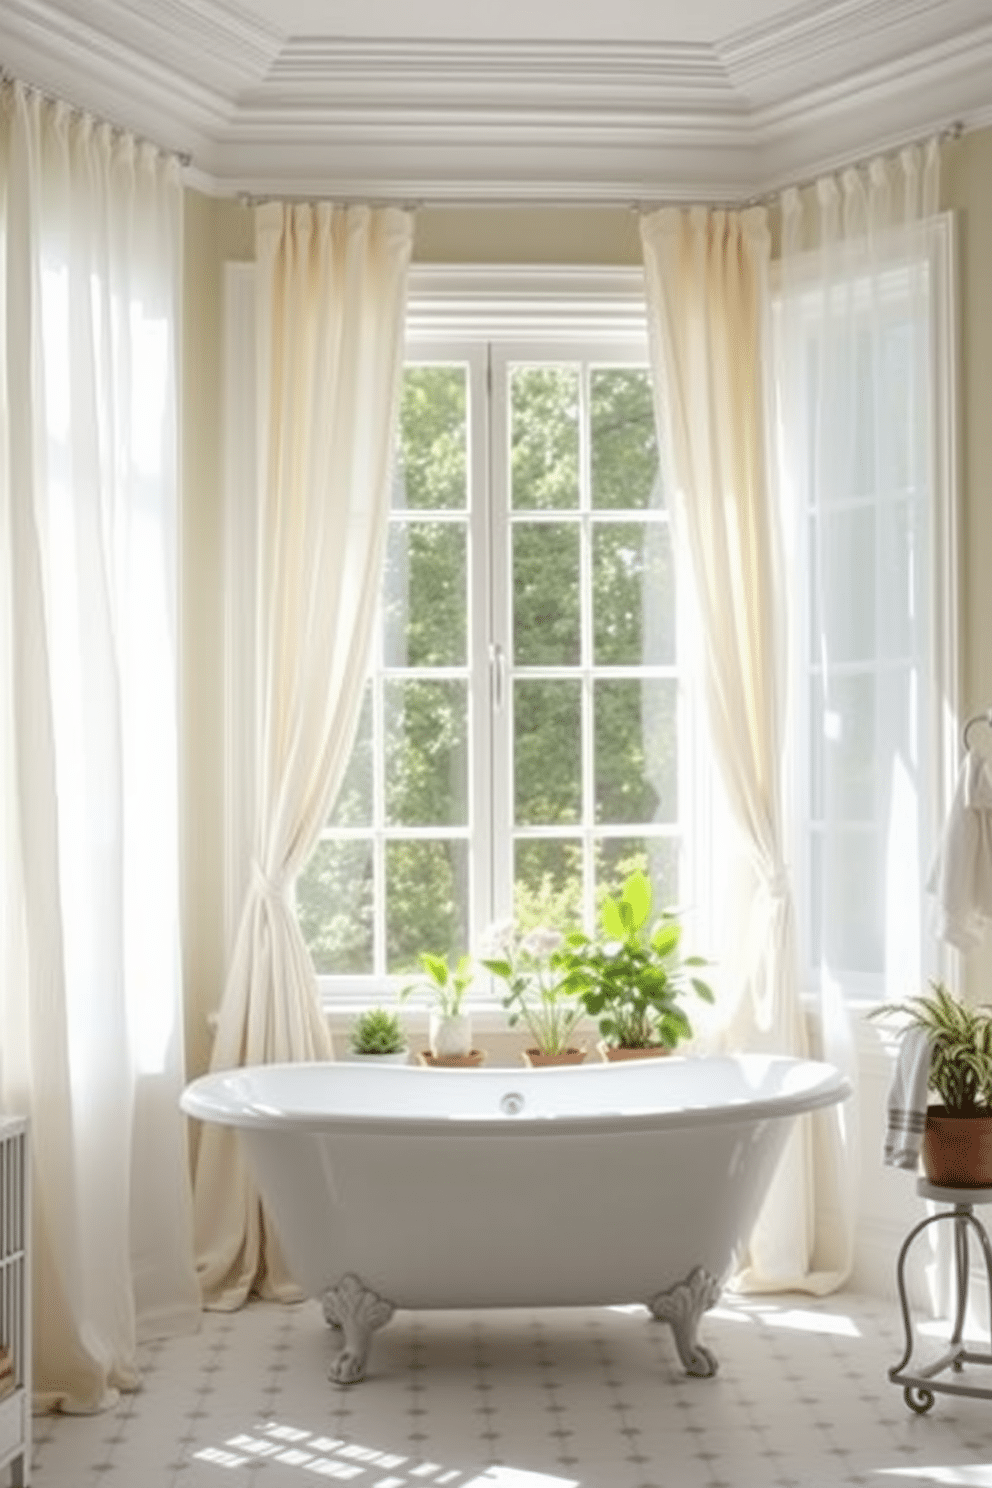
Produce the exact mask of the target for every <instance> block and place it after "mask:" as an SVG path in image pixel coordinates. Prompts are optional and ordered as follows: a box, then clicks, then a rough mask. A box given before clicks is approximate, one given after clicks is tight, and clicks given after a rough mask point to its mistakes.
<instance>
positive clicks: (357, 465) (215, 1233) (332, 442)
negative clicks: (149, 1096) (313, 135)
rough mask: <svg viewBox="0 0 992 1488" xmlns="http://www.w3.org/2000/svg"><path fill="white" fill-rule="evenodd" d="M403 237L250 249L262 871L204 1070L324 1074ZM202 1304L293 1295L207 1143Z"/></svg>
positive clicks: (406, 219)
mask: <svg viewBox="0 0 992 1488" xmlns="http://www.w3.org/2000/svg"><path fill="white" fill-rule="evenodd" d="M412 234H413V219H412V217H411V216H410V215H409V214H408V213H406V212H402V211H399V210H398V209H395V208H384V209H378V210H372V209H370V208H367V207H361V206H357V207H349V208H341V207H332V206H330V205H328V204H318V205H313V206H309V205H292V206H291V205H282V204H280V203H268V204H266V205H265V206H263V207H261V208H260V209H259V210H258V215H257V233H256V247H257V251H256V259H257V265H256V326H257V336H256V339H257V347H258V365H257V407H258V429H259V460H258V469H259V472H260V477H259V491H258V508H259V509H258V569H257V585H256V595H257V600H256V629H255V634H254V635H253V636H252V637H250V638H248V639H249V641H250V643H251V644H253V645H254V647H255V657H256V675H255V686H254V693H255V709H254V711H255V717H254V718H246V719H245V720H244V727H245V728H249V729H253V730H254V737H255V751H254V755H255V761H256V789H255V824H254V855H253V860H252V864H251V871H250V881H249V885H248V890H247V894H246V898H245V903H244V908H243V911H242V917H241V922H240V926H239V929H238V932H237V936H236V940H235V945H234V950H233V955H232V962H231V967H230V970H229V973H228V979H227V987H226V989H225V993H224V998H223V1001H222V1003H221V1007H220V1013H219V1020H218V1027H217V1033H216V1038H215V1042H214V1051H213V1057H212V1068H214V1069H225V1068H229V1067H231V1066H234V1065H238V1064H247V1063H253V1064H254V1063H266V1062H271V1061H275V1060H306V1059H320V1058H329V1057H330V1055H331V1041H330V1035H329V1033H328V1030H327V1025H326V1022H325V1019H324V1017H323V1014H322V1012H321V1009H320V1005H319V1000H318V996H317V986H316V979H315V976H314V972H313V967H312V964H311V962H310V958H309V955H308V953H307V950H306V947H305V945H304V943H303V938H302V936H301V933H300V929H299V926H298V924H297V920H296V915H295V913H294V909H293V902H292V895H293V886H294V883H295V881H296V877H297V875H298V873H299V872H300V869H301V868H302V867H303V865H304V864H305V863H306V861H307V859H308V858H309V856H310V854H311V852H312V851H313V848H314V846H315V844H316V842H317V838H318V836H319V833H320V830H321V828H322V826H323V824H324V822H325V820H326V817H327V813H328V811H329V809H330V806H331V804H332V802H333V799H334V796H335V793H336V791H337V789H338V786H339V784H340V782H341V779H342V776H343V774H344V770H345V767H346V765H347V762H348V757H349V754H350V751H351V745H352V740H353V736H354V732H355V728H356V726H357V722H358V715H359V711H360V705H361V698H362V690H363V686H364V682H365V675H366V669H367V664H368V658H369V649H370V645H371V638H372V624H373V620H374V617H375V613H376V605H377V600H378V590H379V581H380V575H381V570H382V559H383V550H384V542H385V533H386V522H387V516H388V510H389V490H390V480H391V474H392V461H393V449H394V444H395V431H396V422H397V416H398V402H399V390H400V377H401V373H402V367H403V341H404V317H405V308H406V280H407V269H408V265H409V258H410V248H411V244H412ZM195 1209H196V1233H197V1258H198V1268H199V1273H200V1282H201V1287H202V1289H203V1295H204V1297H205V1299H206V1300H207V1302H208V1303H210V1304H211V1305H214V1306H219V1307H236V1306H239V1305H240V1304H241V1303H242V1302H243V1301H244V1300H245V1297H246V1296H247V1295H248V1293H249V1292H250V1291H252V1290H255V1291H257V1292H259V1293H261V1294H262V1295H270V1296H284V1297H285V1296H291V1295H294V1294H295V1292H294V1288H293V1287H292V1283H291V1281H290V1278H289V1277H288V1276H287V1274H286V1271H285V1268H284V1266H283V1263H282V1260H281V1258H280V1255H279V1251H278V1246H277V1244H276V1242H275V1237H274V1235H273V1234H272V1231H271V1229H270V1228H269V1227H268V1226H267V1223H266V1218H265V1215H264V1212H263V1211H262V1209H261V1206H260V1203H259V1200H258V1197H257V1195H256V1193H255V1191H254V1189H253V1186H252V1184H251V1182H250V1180H249V1179H248V1176H247V1174H246V1172H245V1170H244V1167H243V1165H242V1160H241V1155H240V1149H239V1145H238V1142H237V1139H236V1137H235V1136H234V1134H233V1133H232V1132H230V1131H226V1130H225V1129H223V1128H221V1127H217V1126H208V1127H206V1128H204V1130H203V1132H202V1134H201V1141H200V1149H199V1154H198V1158H197V1167H196V1185H195Z"/></svg>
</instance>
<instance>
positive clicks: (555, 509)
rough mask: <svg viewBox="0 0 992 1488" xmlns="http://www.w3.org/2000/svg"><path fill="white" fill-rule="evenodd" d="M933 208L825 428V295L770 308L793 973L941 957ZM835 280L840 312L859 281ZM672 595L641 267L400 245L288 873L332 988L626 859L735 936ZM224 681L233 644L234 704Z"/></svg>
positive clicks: (904, 979) (941, 332)
mask: <svg viewBox="0 0 992 1488" xmlns="http://www.w3.org/2000/svg"><path fill="white" fill-rule="evenodd" d="M948 233H949V226H948V224H947V223H946V222H943V223H941V224H939V225H938V230H937V231H935V233H934V235H933V241H932V253H931V256H930V258H929V259H928V262H927V265H926V266H925V269H923V270H922V271H920V272H916V273H915V274H913V275H908V274H907V273H906V272H905V271H904V272H902V275H901V277H900V274H899V273H895V274H893V275H891V276H890V277H889V279H888V281H887V282H886V284H885V285H884V286H883V289H882V293H881V295H880V297H879V296H876V297H875V298H874V299H873V300H872V302H871V311H870V314H869V312H868V302H867V300H865V304H864V307H863V308H864V313H865V316H866V317H867V318H866V319H865V320H864V322H863V324H864V328H865V336H864V337H862V338H861V340H860V342H859V340H858V337H857V335H855V337H854V338H853V341H849V342H847V343H845V344H846V345H848V346H850V345H853V346H854V347H855V348H857V347H858V345H860V346H861V352H860V353H858V352H857V350H855V353H854V360H853V362H850V363H849V365H848V374H849V375H848V378H847V385H848V387H849V399H848V403H847V405H846V407H839V408H835V409H834V411H833V416H834V418H835V419H836V420H837V421H838V422H837V426H836V427H837V428H842V429H843V430H844V431H845V433H844V440H843V446H841V444H840V443H838V442H837V433H836V428H835V429H831V427H830V425H829V424H826V425H825V424H824V422H823V412H822V402H823V400H822V398H821V392H820V382H819V381H818V379H819V378H820V377H821V376H822V374H823V368H824V366H825V365H828V363H829V357H830V356H831V355H833V354H834V353H838V354H839V351H840V347H841V341H840V339H839V321H836V322H833V321H832V317H831V314H830V313H829V306H827V307H825V304H824V302H823V300H822V298H821V299H819V300H817V298H816V297H814V296H810V297H808V299H807V300H806V301H805V302H804V305H803V312H802V314H801V315H800V316H798V317H793V321H792V324H793V328H795V326H796V325H798V326H799V327H800V345H801V355H800V357H799V360H798V366H799V367H800V369H801V370H800V373H799V374H798V375H795V376H793V377H792V380H791V383H790V382H789V381H788V379H787V378H786V375H785V369H786V367H787V366H791V367H793V369H794V367H795V366H796V365H797V363H796V361H795V359H793V361H792V362H791V363H789V362H787V359H786V357H785V356H784V354H783V350H782V346H781V344H779V346H778V350H777V354H776V355H777V359H776V363H775V367H774V369H773V371H774V374H775V376H774V381H775V384H776V386H777V389H778V394H779V397H778V404H777V413H778V424H779V434H780V444H781V455H782V474H783V481H782V492H783V497H784V502H785V520H786V528H787V536H786V541H787V557H788V568H789V576H790V584H791V604H792V622H791V625H790V648H791V688H790V707H789V714H788V720H787V751H788V766H789V768H788V782H789V784H788V790H789V816H790V831H791V836H790V841H791V852H790V858H789V861H790V867H791V869H792V871H793V875H794V882H795V888H796V902H797V906H798V912H799V921H800V939H801V949H802V959H803V975H804V980H805V982H806V984H807V985H809V986H811V987H812V986H815V985H816V983H817V981H818V980H819V978H820V977H821V976H822V975H823V974H824V972H826V974H828V975H829V976H830V977H832V978H833V979H834V980H835V981H836V982H837V983H838V984H839V985H840V986H841V987H842V989H843V991H844V992H845V994H846V995H848V996H859V995H861V996H870V997H877V996H880V995H891V994H892V993H893V992H895V991H904V990H905V988H906V987H907V986H912V985H918V984H919V981H920V978H921V976H923V977H925V976H926V975H928V974H930V973H931V972H934V971H936V970H937V969H938V968H937V967H936V966H934V965H931V964H930V963H929V961H928V959H927V958H928V956H929V957H930V958H931V959H932V957H933V954H934V953H933V947H932V943H931V942H929V941H928V937H927V934H926V923H925V915H926V907H925V895H924V888H923V880H924V877H925V874H926V868H927V864H928V861H929V856H930V853H931V849H932V844H933V842H934V840H935V834H936V831H937V829H938V827H939V822H940V816H941V812H942V810H943V808H944V805H945V804H946V802H947V801H948V800H949V798H950V790H951V786H952V782H951V781H949V780H948V771H949V769H951V768H953V760H954V758H955V756H956V739H955V737H954V723H953V719H954V708H953V698H954V677H955V653H954V626H953V615H954V610H955V602H956V601H955V591H954V583H953V578H954V564H953V552H954V541H953V505H952V500H951V494H952V492H953V489H954V471H953V441H952V439H951V430H952V428H953V417H952V410H951V399H950V388H951V386H952V378H951V372H950V369H951V367H952V365H953V350H952V346H951V324H952V318H951V315H950V308H949V306H950V287H951V281H950V274H949V267H948V266H949V263H950V261H951V257H950V252H949V242H948ZM239 272H241V273H244V272H245V271H243V270H242V271H239ZM248 272H249V273H250V271H248ZM233 282H234V281H232V283H233ZM249 290H250V285H249ZM910 290H912V293H910ZM845 293H846V295H847V299H846V301H845V316H846V317H847V319H848V321H850V315H849V314H848V312H853V316H854V321H853V323H854V324H857V315H858V313H859V296H860V297H861V299H864V286H861V287H860V288H859V286H858V284H857V282H856V281H854V280H852V281H851V283H850V284H849V285H847V287H846V291H845ZM250 302H251V301H250V292H247V293H246V292H245V287H244V285H242V287H241V290H240V291H238V293H237V294H236V295H234V296H233V297H232V300H231V302H230V304H231V305H232V306H233V313H232V315H231V327H232V337H231V342H230V347H231V350H230V361H229V379H230V382H231V393H230V396H231V398H232V410H233V413H232V427H235V428H237V427H243V421H244V419H245V418H246V417H250V416H251V414H250V405H249V404H247V403H245V401H244V398H245V396H246V394H245V390H244V388H243V387H242V386H241V384H240V383H239V380H238V378H239V374H240V370H241V368H242V367H244V366H245V365H250V357H248V356H246V354H245V351H244V347H245V341H244V337H245V335H246V326H247V325H248V324H249V323H250ZM778 305H779V312H778V313H779V322H780V323H781V314H782V300H781V295H780V296H779V300H778ZM880 306H881V314H880V313H879V307H880ZM838 313H839V312H838ZM869 328H870V330H871V336H870V337H869V336H868V334H867V333H868V330H869ZM907 337H908V338H910V341H911V342H912V347H913V354H912V358H910V357H909V354H908V351H907ZM239 338H240V339H239ZM911 367H912V371H913V375H912V376H911V377H910V376H909V370H910V368H911ZM242 381H243V379H242ZM840 381H841V385H844V381H843V379H841V380H840ZM239 389H240V391H239ZM783 424H785V425H787V427H786V428H783ZM848 436H850V437H848ZM832 441H833V443H832ZM246 449H250V441H245V440H243V439H242V440H236V441H232V445H231V447H230V450H229V458H230V468H231V470H232V472H233V474H232V479H231V487H230V489H231V490H232V492H235V493H236V492H238V491H242V490H244V489H246V488H247V487H248V486H249V485H250V474H249V473H248V472H246V470H245V469H244V466H243V464H242V465H240V466H239V463H238V462H239V461H242V462H243V460H244V459H245V458H246V457H245V450H246ZM240 510H241V509H240V508H237V507H236V497H233V498H232V512H233V514H234V515H235V516H237V515H238V512H239V511H240ZM245 532H246V529H245V527H244V524H243V522H241V524H240V526H239V524H238V522H237V521H235V522H234V523H233V525H232V527H231V530H230V533H229V536H230V541H231V563H232V568H231V573H232V585H233V587H232V596H233V598H231V597H229V604H231V605H232V608H231V610H230V612H229V613H230V615H231V622H230V630H231V633H232V634H243V633H245V621H244V617H245V615H246V614H249V613H250V594H249V592H248V585H250V575H251V572H252V564H251V562H250V546H249V548H246V547H245V541H246V538H245ZM687 596H688V586H687V585H685V584H680V583H679V581H678V575H677V573H676V564H675V558H674V554H673V548H672V536H671V529H670V524H669V513H668V509H667V507H666V503H665V494H664V489H663V482H662V481H661V480H660V478H659V475H658V451H657V448H656V440H655V432H654V422H653V418H652V409H651V395H650V380H649V373H648V356H647V347H646V342H645V325H644V308H643V292H642V287H641V282H640V274H639V273H638V272H637V271H631V272H630V273H628V274H623V273H619V274H618V273H615V272H612V271H611V272H610V273H609V274H605V275H597V274H595V273H593V274H589V273H582V274H579V273H576V274H575V275H574V276H571V277H570V275H569V274H568V273H566V272H564V271H562V270H560V269H555V270H554V271H553V272H552V271H547V272H542V271H536V270H525V271H524V270H521V271H518V272H513V271H493V270H492V269H488V268H487V269H484V270H450V269H448V270H443V271H431V270H424V269H419V270H416V271H415V273H414V277H413V282H412V292H411V303H410V311H409V317H408V353H407V368H406V374H405V385H404V396H403V409H402V459H401V462H400V468H399V470H398V473H397V480H396V485H395V490H394V494H393V502H392V510H391V516H390V534H389V543H388V552H387V558H386V571H385V584H384V596H383V604H382V616H381V624H380V627H379V641H378V651H377V655H376V658H375V664H374V667H373V675H372V677H371V679H370V682H369V686H368V691H367V695H366V699H365V704H364V708H363V711H362V717H361V721H360V723H359V727H358V731H357V736H356V741H355V746H354V751H353V755H352V759H351V764H350V767H349V770H348V773H347V778H346V780H345V782H344V785H343V788H342V790H341V792H340V795H339V798H338V801H337V803H336V804H335V807H334V809H333V812H332V814H331V817H330V819H329V821H328V824H327V829H326V831H325V833H324V835H323V838H322V840H321V842H320V844H319V846H318V848H317V850H316V852H315V854H314V856H313V859H312V861H311V863H310V864H309V865H308V868H307V870H306V871H305V873H304V874H303V875H302V876H301V879H300V881H299V883H298V886H297V902H298V908H299V913H300V920H301V925H302V927H303V930H304V934H305V938H306V939H307V942H308V944H309V945H310V947H311V950H312V952H313V955H314V960H315V964H316V966H317V970H318V973H319V975H320V976H321V979H322V986H323V988H324V991H325V995H326V996H328V997H329V998H331V999H340V1000H341V1001H342V1002H344V1003H347V1002H348V1001H351V1000H354V1001H362V1000H365V1001H367V1000H368V997H369V996H370V995H377V994H378V993H379V992H381V991H384V990H385V989H386V987H387V986H388V985H389V981H390V979H391V978H394V977H402V976H403V975H404V974H405V973H406V972H408V971H409V970H410V969H411V968H412V967H413V966H414V965H415V963H416V959H417V956H418V955H419V953H420V952H421V951H422V950H425V949H435V950H448V951H449V952H452V953H455V954H457V953H458V952H460V951H461V950H463V949H468V948H473V949H474V948H476V947H477V946H478V944H479V941H480V939H481V936H482V934H483V933H484V931H485V930H486V928H487V927H488V926H489V925H490V924H491V923H492V922H493V921H494V920H499V919H502V918H504V917H507V916H509V915H510V914H513V913H516V914H517V915H518V916H519V917H521V918H522V919H523V920H524V921H527V922H530V923H534V922H549V921H551V922H553V921H554V920H555V919H561V918H562V917H564V916H573V915H578V916H581V917H583V918H584V919H585V920H586V922H587V923H589V922H591V920H592V918H593V916H594V914H595V908H596V901H597V896H598V895H599V894H601V893H602V891H603V890H604V888H605V887H609V886H614V885H616V883H617V882H618V880H619V879H620V878H621V876H622V875H623V874H624V872H625V871H626V870H627V869H628V868H629V867H631V866H632V865H633V864H635V863H637V864H642V865H644V866H645V867H646V868H647V869H648V871H649V872H650V874H651V876H652V879H653V882H654V884H655V890H656V902H658V903H659V904H673V903H674V904H678V905H679V906H680V907H682V908H683V909H684V910H686V911H687V913H688V916H689V919H690V933H691V935H692V938H693V942H694V944H695V945H697V946H699V947H701V948H705V949H706V950H707V951H708V952H710V953H712V954H713V955H716V956H720V955H721V954H728V953H729V954H732V947H729V948H728V947H725V946H724V945H723V944H722V943H721V938H720V937H721V935H722V934H724V933H725V922H726V904H725V902H724V895H723V883H722V875H723V873H724V869H725V866H726V862H727V859H728V853H727V848H726V843H727V840H728V838H727V823H726V821H725V817H724V813H723V811H722V808H721V805H720V799H721V798H720V793H719V790H718V788H716V787H715V785H714V781H713V772H712V768H711V765H710V762H709V758H708V753H707V741H706V730H705V726H704V723H703V720H702V716H701V715H702V710H701V703H700V699H699V698H698V697H697V696H696V694H695V692H694V688H693V684H692V681H691V668H689V667H688V665H687V656H688V654H689V650H690V648H691V647H692V645H693V644H695V639H696V638H695V637H694V635H693V632H692V624H691V620H690V619H689V618H688V617H687ZM242 675H243V674H242ZM238 686H239V682H238V673H237V670H236V669H235V672H234V674H233V682H232V689H231V695H232V699H233V706H234V707H238V706H243V700H242V702H241V703H239V702H238ZM249 742H250V741H249V740H247V739H246V737H245V733H244V731H243V730H242V731H241V732H240V733H237V732H234V733H233V734H232V737H231V739H230V740H229V750H230V757H231V758H232V760H233V761H234V764H235V765H236V766H237V768H234V769H232V771H231V784H230V787H229V789H230V791H231V794H230V796H229V802H228V819H229V824H230V828H229V853H230V854H231V856H230V857H229V863H230V864H232V865H241V864H242V863H243V862H247V844H245V843H244V842H243V841H242V842H240V843H239V841H238V836H237V832H238V823H239V822H242V821H243V820H245V819H246V818H247V816H248V813H247V812H245V811H244V810H243V809H242V803H243V802H244V800H245V797H244V794H243V791H244V783H243V782H244V780H245V779H246V778H248V776H249V774H250V760H249V759H248V758H247V754H246V751H247V749H248V746H249ZM239 781H241V782H242V784H241V785H240V786H239V784H238V782H239ZM239 791H240V792H242V794H239ZM239 871H240V868H239V867H235V868H234V869H233V871H230V872H229V880H228V881H229V884H233V885H234V889H233V891H232V901H231V902H232V903H233V906H234V914H236V910H237V907H238V906H239V905H240V898H239V894H238V889H237V884H238V873H239ZM232 922H233V916H232ZM480 990H481V989H480Z"/></svg>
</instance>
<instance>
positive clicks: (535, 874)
mask: <svg viewBox="0 0 992 1488" xmlns="http://www.w3.org/2000/svg"><path fill="white" fill-rule="evenodd" d="M513 872H514V883H513V914H514V918H515V920H516V922H517V925H518V926H519V927H520V929H521V930H533V929H536V927H537V926H539V925H547V926H549V927H551V928H553V929H565V928H566V927H570V926H572V925H576V924H581V923H582V844H581V843H579V842H576V841H574V840H569V839H567V838H547V837H542V838H541V839H540V840H533V839H532V840H530V841H520V840H518V841H517V843H516V845H515V848H514V860H513Z"/></svg>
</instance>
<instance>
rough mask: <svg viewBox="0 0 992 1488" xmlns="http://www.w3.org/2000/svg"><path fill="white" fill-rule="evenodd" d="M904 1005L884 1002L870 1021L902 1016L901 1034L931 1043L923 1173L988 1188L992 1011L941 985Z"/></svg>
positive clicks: (951, 1183) (949, 1184) (944, 1183)
mask: <svg viewBox="0 0 992 1488" xmlns="http://www.w3.org/2000/svg"><path fill="white" fill-rule="evenodd" d="M930 989H931V990H930V993H929V994H928V995H923V996H919V997H910V998H908V999H907V1000H906V1002H904V1003H895V1004H893V1003H885V1004H884V1005H883V1006H882V1007H878V1008H874V1009H873V1010H872V1012H871V1013H869V1015H868V1016H869V1017H870V1018H878V1017H897V1018H902V1020H903V1023H904V1029H903V1031H904V1032H905V1030H906V1029H909V1028H920V1029H922V1030H923V1031H924V1033H925V1034H926V1035H927V1037H928V1038H929V1040H930V1079H929V1089H930V1090H931V1091H932V1092H933V1093H934V1095H936V1096H937V1101H936V1102H934V1103H932V1104H929V1105H928V1106H927V1118H926V1126H925V1127H924V1131H923V1151H922V1158H923V1171H924V1173H925V1174H926V1176H927V1177H928V1178H929V1180H930V1182H931V1183H935V1184H938V1185H940V1186H941V1187H944V1188H992V1008H989V1007H969V1006H968V1005H967V1004H966V1003H964V1002H962V1001H961V1000H960V999H959V998H957V997H954V996H952V995H951V993H950V992H949V991H948V990H947V988H946V987H945V986H944V985H943V983H941V982H931V984H930Z"/></svg>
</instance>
